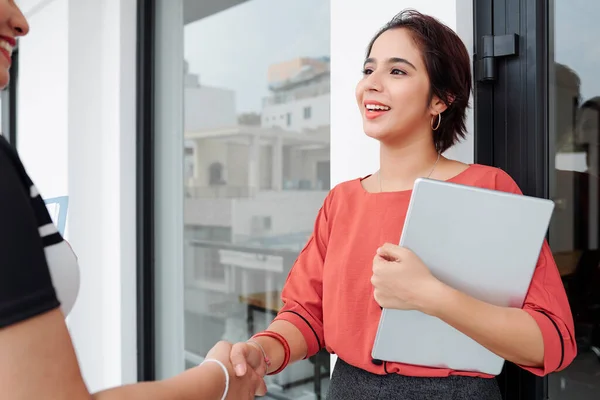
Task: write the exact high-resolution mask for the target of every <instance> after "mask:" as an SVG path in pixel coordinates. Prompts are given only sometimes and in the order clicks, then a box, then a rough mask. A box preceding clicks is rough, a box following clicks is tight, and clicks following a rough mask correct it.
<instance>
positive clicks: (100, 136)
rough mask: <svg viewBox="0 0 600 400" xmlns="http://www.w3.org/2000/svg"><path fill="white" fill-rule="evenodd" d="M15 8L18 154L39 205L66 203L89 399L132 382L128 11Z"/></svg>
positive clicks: (110, 6)
mask: <svg viewBox="0 0 600 400" xmlns="http://www.w3.org/2000/svg"><path fill="white" fill-rule="evenodd" d="M20 4H21V6H22V7H23V11H24V13H25V15H26V16H28V18H29V21H30V25H31V34H30V35H29V36H28V37H25V38H23V39H22V40H21V41H20V46H21V54H20V57H21V59H20V66H19V67H20V71H19V72H20V76H19V104H18V107H19V111H18V129H19V131H18V133H17V135H18V143H19V151H20V154H21V156H22V158H23V162H24V164H25V166H26V168H27V169H28V172H29V174H30V175H31V177H32V179H33V180H34V181H35V182H36V184H37V186H38V188H39V189H40V191H41V192H42V194H43V196H45V197H49V196H54V195H64V194H68V195H69V196H70V206H69V220H68V225H69V240H70V242H71V244H72V246H73V248H74V250H75V252H76V253H77V255H78V257H79V262H80V269H81V290H80V294H79V297H78V299H77V302H76V304H75V306H74V308H73V311H72V313H71V315H70V317H69V329H70V332H71V335H72V337H73V341H74V344H75V348H76V351H77V354H78V358H79V361H80V365H81V367H82V371H83V375H84V379H85V380H86V382H87V384H88V386H89V388H90V390H92V391H97V390H100V389H104V388H107V387H111V386H115V385H119V384H122V383H129V382H134V381H135V380H136V378H137V371H136V353H137V348H136V322H135V321H136V314H135V313H136V295H135V293H136V286H135V278H136V276H135V271H136V265H135V261H136V259H135V251H136V250H135V249H136V247H135V240H136V237H135V204H136V203H135V65H136V63H135V61H136V60H135V55H136V38H135V29H136V1H135V0H122V1H120V0H86V1H81V0H50V1H48V0H38V1H35V0H30V1H21V2H20Z"/></svg>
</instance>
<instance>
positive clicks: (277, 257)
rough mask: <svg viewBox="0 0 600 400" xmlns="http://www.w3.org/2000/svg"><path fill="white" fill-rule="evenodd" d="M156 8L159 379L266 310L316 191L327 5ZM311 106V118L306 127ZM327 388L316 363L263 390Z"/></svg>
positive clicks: (299, 1)
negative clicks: (316, 108) (315, 107)
mask: <svg viewBox="0 0 600 400" xmlns="http://www.w3.org/2000/svg"><path fill="white" fill-rule="evenodd" d="M156 1H157V9H156V15H157V19H158V20H157V33H156V41H157V49H156V52H155V53H156V57H157V60H156V65H157V70H156V71H157V72H156V76H157V83H156V94H155V96H156V99H157V101H156V117H155V118H156V140H155V145H154V146H155V154H156V166H155V175H156V188H155V193H156V199H155V218H156V277H155V279H156V286H157V298H156V316H155V319H156V321H157V323H156V329H157V335H156V337H157V338H158V343H157V350H156V352H157V378H163V377H165V376H170V375H173V374H175V373H177V372H180V371H181V370H182V369H184V368H191V367H193V366H194V365H197V364H198V363H199V362H201V361H202V359H203V358H204V356H205V355H206V353H207V351H208V350H209V349H210V348H211V347H212V346H213V345H214V344H215V343H216V342H217V341H219V340H222V339H224V340H228V341H231V342H237V341H245V340H247V339H248V337H249V335H251V334H253V333H255V332H257V331H259V330H262V329H264V328H266V326H267V324H268V323H269V322H270V321H271V320H272V319H273V317H274V315H275V314H276V313H277V310H278V308H279V307H280V303H279V293H280V291H281V289H282V287H283V284H284V282H285V280H286V278H287V274H288V273H289V271H290V269H291V267H292V264H293V263H294V261H295V259H296V258H297V256H298V254H299V252H300V250H301V249H302V248H303V246H304V245H305V243H306V241H307V240H308V237H309V235H310V234H311V232H312V229H313V226H314V221H315V218H316V215H317V212H318V210H319V208H320V207H321V205H322V203H323V201H324V199H325V197H326V195H327V193H328V191H329V189H330V188H329V184H330V183H329V182H330V180H329V170H330V169H329V159H330V157H329V141H330V129H329V125H330V121H329V112H328V105H329V97H330V95H329V87H328V86H329V70H330V61H329V58H330V57H329V56H330V54H329V48H330V43H329V26H330V15H329V9H330V4H329V1H323V0H290V1H286V2H281V1H277V0H250V1H235V0H234V1H228V2H222V1H219V0H209V1H205V2H199V1H173V0H156ZM232 38H234V40H232ZM173 43H177V44H173ZM174 60H175V61H174ZM179 99H182V100H179ZM312 104H319V107H320V108H323V109H324V110H325V111H324V113H323V115H320V116H319V118H317V115H314V114H312V112H311V109H312V107H311V105H312ZM324 105H325V106H324ZM302 113H303V114H302ZM293 114H296V115H304V119H300V118H298V120H294V119H293V118H292V115H293ZM305 120H306V121H305ZM308 122H310V125H309V124H308ZM328 382H329V354H328V353H327V352H325V351H323V352H322V353H320V354H318V355H317V356H315V357H311V358H310V359H308V360H303V361H301V362H298V363H295V364H293V365H291V366H290V367H289V368H288V369H286V371H284V372H283V373H281V374H279V375H277V376H274V377H268V378H267V385H268V388H269V393H271V394H272V395H273V396H275V398H281V399H301V398H311V397H312V398H314V395H315V393H317V394H319V393H320V394H322V395H323V396H324V394H325V393H326V390H327V384H328Z"/></svg>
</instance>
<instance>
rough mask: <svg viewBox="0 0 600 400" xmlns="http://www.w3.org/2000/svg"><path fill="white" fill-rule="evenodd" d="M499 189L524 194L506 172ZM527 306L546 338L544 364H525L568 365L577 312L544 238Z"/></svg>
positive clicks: (547, 368) (539, 371) (548, 368)
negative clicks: (574, 319)
mask: <svg viewBox="0 0 600 400" xmlns="http://www.w3.org/2000/svg"><path fill="white" fill-rule="evenodd" d="M496 187H497V189H498V190H502V191H505V192H512V193H516V194H522V192H521V190H520V189H519V187H518V185H517V184H516V182H515V181H514V180H513V179H512V178H511V177H510V176H509V175H508V174H506V173H505V172H503V171H502V172H501V173H500V174H499V175H498V177H497V179H496ZM523 310H524V311H525V312H527V313H528V314H529V315H531V316H532V317H533V319H534V320H535V322H536V323H537V325H538V327H539V328H540V331H541V332H542V337H543V339H544V365H543V367H539V368H534V367H527V366H522V365H521V366H520V367H521V368H523V369H525V370H527V371H529V372H531V373H533V374H535V375H538V376H544V375H547V374H549V373H551V372H555V371H560V370H562V369H564V368H566V367H567V366H568V365H569V364H570V363H571V361H573V359H574V358H575V356H576V355H577V344H576V342H575V328H574V323H573V315H572V313H571V307H570V305H569V300H568V298H567V294H566V292H565V288H564V286H563V283H562V279H561V277H560V273H559V271H558V267H557V266H556V263H555V261H554V256H553V255H552V251H551V250H550V246H549V245H548V242H547V241H546V240H544V243H543V245H542V250H541V251H540V256H539V258H538V262H537V265H536V268H535V271H534V273H533V277H532V280H531V284H530V285H529V291H528V292H527V296H526V297H525V302H524V304H523Z"/></svg>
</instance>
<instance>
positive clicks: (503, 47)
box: [475, 33, 519, 82]
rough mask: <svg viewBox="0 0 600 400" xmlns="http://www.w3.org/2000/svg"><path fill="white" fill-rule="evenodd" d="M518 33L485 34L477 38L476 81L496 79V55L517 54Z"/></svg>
mask: <svg viewBox="0 0 600 400" xmlns="http://www.w3.org/2000/svg"><path fill="white" fill-rule="evenodd" d="M518 39H519V35H517V34H516V33H511V34H508V35H500V36H493V35H486V36H482V37H481V38H480V39H479V43H478V46H477V52H478V53H479V57H476V63H475V74H476V78H477V81H478V82H486V81H494V80H496V73H497V72H496V61H495V59H496V58H498V57H508V56H516V55H518V52H519V51H518V43H519V40H518Z"/></svg>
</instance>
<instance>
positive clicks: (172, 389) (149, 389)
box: [92, 363, 225, 400]
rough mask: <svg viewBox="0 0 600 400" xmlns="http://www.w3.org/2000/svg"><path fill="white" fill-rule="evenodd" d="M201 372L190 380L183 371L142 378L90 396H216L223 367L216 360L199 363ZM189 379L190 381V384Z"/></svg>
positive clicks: (110, 399) (159, 399)
mask: <svg viewBox="0 0 600 400" xmlns="http://www.w3.org/2000/svg"><path fill="white" fill-rule="evenodd" d="M198 368H202V374H200V375H199V377H198V378H195V379H194V380H191V379H189V378H188V379H185V377H184V375H185V374H187V373H189V371H188V372H184V373H183V374H181V375H178V376H176V377H174V378H171V379H166V380H164V381H157V382H142V383H135V384H131V385H127V386H121V387H117V388H113V389H108V390H104V391H102V392H99V393H96V394H94V395H92V399H94V400H219V399H221V397H222V396H223V392H224V391H225V376H224V374H223V370H222V369H221V367H219V366H218V365H216V364H213V363H206V364H204V365H202V366H201V367H198ZM190 382H193V385H192V384H190Z"/></svg>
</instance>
